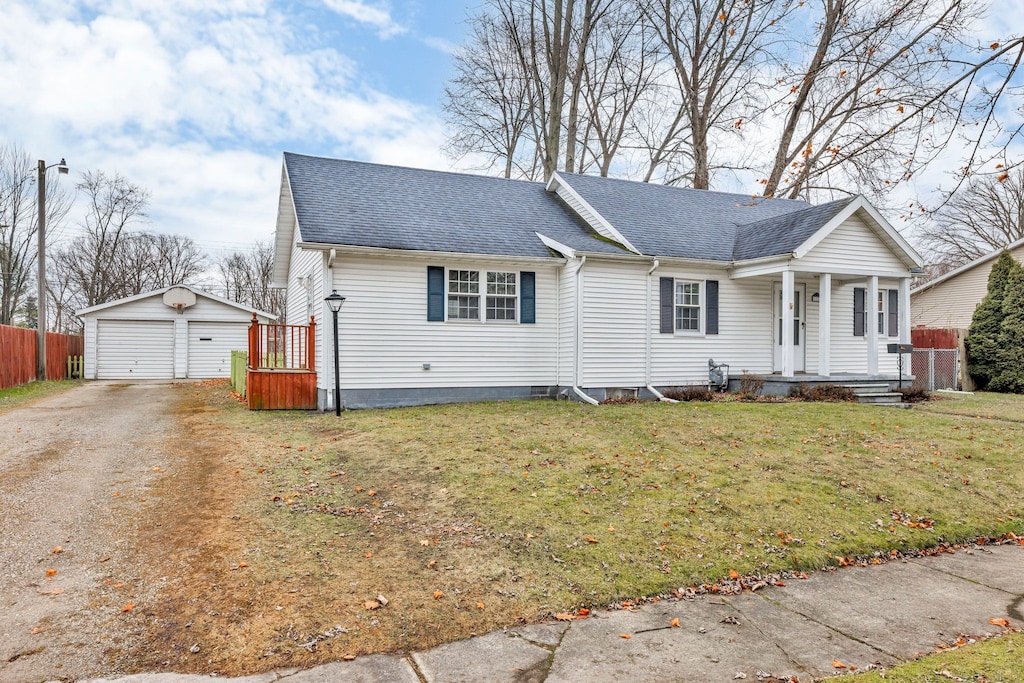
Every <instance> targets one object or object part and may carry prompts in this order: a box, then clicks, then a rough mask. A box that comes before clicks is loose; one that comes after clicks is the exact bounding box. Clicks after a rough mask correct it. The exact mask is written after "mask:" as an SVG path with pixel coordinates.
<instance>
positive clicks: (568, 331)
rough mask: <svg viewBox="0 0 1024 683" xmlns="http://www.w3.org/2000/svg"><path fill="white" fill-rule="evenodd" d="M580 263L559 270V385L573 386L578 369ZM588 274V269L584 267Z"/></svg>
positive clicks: (575, 261) (566, 265)
mask: <svg viewBox="0 0 1024 683" xmlns="http://www.w3.org/2000/svg"><path fill="white" fill-rule="evenodd" d="M579 267H580V262H579V261H578V260H572V261H569V262H568V263H566V264H565V265H564V266H562V267H561V268H559V269H558V385H559V386H563V387H568V386H572V384H573V380H574V377H575V374H574V373H575V369H576V311H577V306H576V276H577V271H578V270H579ZM583 272H584V273H586V267H584V271H583Z"/></svg>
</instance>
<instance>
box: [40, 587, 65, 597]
mask: <svg viewBox="0 0 1024 683" xmlns="http://www.w3.org/2000/svg"><path fill="white" fill-rule="evenodd" d="M63 592H64V589H63V588H54V589H51V590H48V591H39V594H40V595H60V594H61V593H63Z"/></svg>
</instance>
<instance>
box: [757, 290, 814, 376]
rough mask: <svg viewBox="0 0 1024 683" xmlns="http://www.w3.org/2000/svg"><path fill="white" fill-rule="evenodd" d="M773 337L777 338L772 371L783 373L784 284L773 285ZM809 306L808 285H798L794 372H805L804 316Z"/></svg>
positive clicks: (795, 311)
mask: <svg viewBox="0 0 1024 683" xmlns="http://www.w3.org/2000/svg"><path fill="white" fill-rule="evenodd" d="M772 302H773V303H772V322H773V324H772V329H773V330H774V332H773V333H772V336H773V337H774V338H775V341H774V343H773V347H774V348H775V352H774V353H773V354H772V369H773V370H774V371H775V372H781V371H782V283H781V282H773V283H772ZM806 306H807V285H805V284H797V285H796V286H795V287H794V290H793V371H794V372H803V371H804V330H805V329H806V326H805V325H804V319H805V318H804V316H805V314H806ZM762 338H763V337H762Z"/></svg>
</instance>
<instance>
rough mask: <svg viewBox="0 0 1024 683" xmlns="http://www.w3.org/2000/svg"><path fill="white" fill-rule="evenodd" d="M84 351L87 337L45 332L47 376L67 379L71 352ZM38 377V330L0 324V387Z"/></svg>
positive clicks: (79, 352) (79, 354) (78, 354)
mask: <svg viewBox="0 0 1024 683" xmlns="http://www.w3.org/2000/svg"><path fill="white" fill-rule="evenodd" d="M84 353H85V340H84V339H83V338H82V337H75V336H71V335H67V334H57V333H56V332H47V333H46V378H47V379H67V376H68V356H81V355H83V354H84ZM35 377H36V331H35V330H30V329H26V328H24V327H10V326H8V325H0V389H10V388H11V387H16V386H18V385H20V384H25V383H26V382H30V381H32V380H33V379H35Z"/></svg>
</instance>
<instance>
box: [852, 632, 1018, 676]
mask: <svg viewBox="0 0 1024 683" xmlns="http://www.w3.org/2000/svg"><path fill="white" fill-rule="evenodd" d="M1022 677H1024V634H1021V633H1014V634H1009V635H1004V636H1001V637H999V638H991V639H989V640H984V641H982V642H979V643H974V644H973V645H967V646H964V647H961V648H958V649H956V650H949V651H947V652H942V653H940V654H934V655H929V656H927V657H923V658H921V659H919V660H916V661H913V662H908V663H907V664H901V665H900V666H897V667H895V668H893V669H890V670H888V671H872V672H868V673H862V674H857V675H854V676H844V677H843V678H842V679H840V680H842V681H843V683H940V682H941V683H948V682H949V681H977V682H986V681H987V682H988V683H1013V682H1015V681H1020V680H1021V679H1022Z"/></svg>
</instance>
